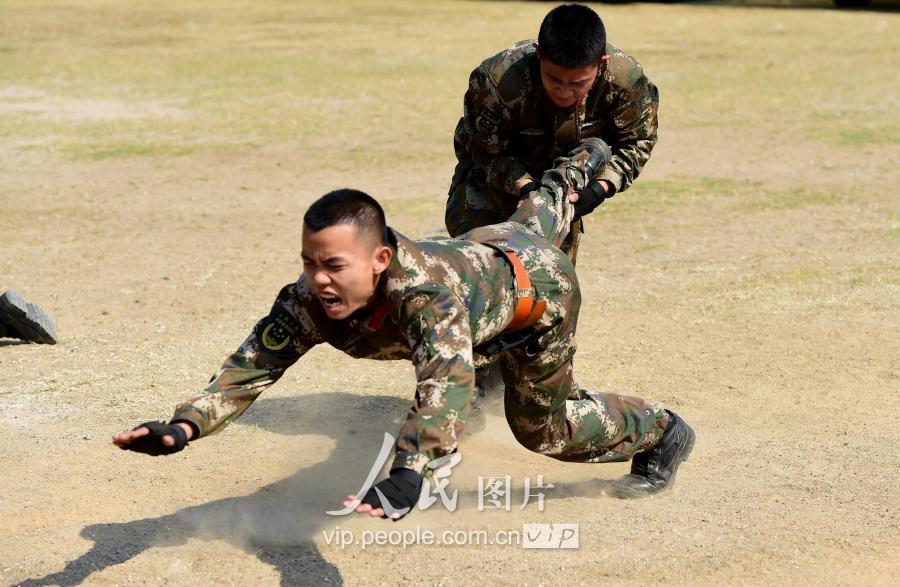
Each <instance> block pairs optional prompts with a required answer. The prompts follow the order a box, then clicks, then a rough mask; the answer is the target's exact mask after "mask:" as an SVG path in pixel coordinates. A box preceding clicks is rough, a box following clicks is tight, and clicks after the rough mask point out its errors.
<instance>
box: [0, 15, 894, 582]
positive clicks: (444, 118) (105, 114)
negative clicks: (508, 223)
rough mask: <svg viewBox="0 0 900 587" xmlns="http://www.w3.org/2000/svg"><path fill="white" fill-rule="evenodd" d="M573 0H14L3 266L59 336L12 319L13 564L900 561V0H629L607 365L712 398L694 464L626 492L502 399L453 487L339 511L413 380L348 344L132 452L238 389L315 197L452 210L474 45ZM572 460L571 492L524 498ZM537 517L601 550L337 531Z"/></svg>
mask: <svg viewBox="0 0 900 587" xmlns="http://www.w3.org/2000/svg"><path fill="white" fill-rule="evenodd" d="M549 6H550V5H549V4H547V3H539V2H525V3H519V2H462V1H460V2H455V1H448V2H438V1H433V2H406V1H400V0H389V1H372V2H366V1H362V0H360V1H353V2H351V1H335V2H331V3H324V2H321V3H320V2H301V1H293V2H291V1H287V0H280V1H278V0H264V1H250V0H245V1H233V2H213V1H211V0H207V1H194V0H191V1H187V2H168V1H166V2H129V3H122V2H115V1H112V0H82V1H73V0H52V1H50V0H4V1H3V2H2V3H0V288H3V287H10V288H13V289H16V290H17V291H19V292H21V293H22V294H24V295H25V296H26V297H27V298H28V299H29V300H31V301H34V302H37V303H39V304H41V305H42V306H43V307H44V308H45V309H47V310H48V311H49V312H50V313H51V315H52V316H53V317H54V319H55V321H56V325H57V329H58V330H59V332H60V335H61V340H60V343H59V344H58V345H56V346H37V345H27V344H17V343H15V342H13V341H10V340H3V341H0V448H2V450H0V471H2V475H0V521H2V523H0V584H20V583H22V584H27V585H43V584H63V585H70V584H77V583H81V582H84V583H87V584H101V585H103V584H132V583H133V584H176V585H181V584H183V585H188V584H204V583H206V584H210V583H228V584H270V585H271V584H278V583H281V584H322V583H328V584H341V583H347V584H350V585H359V584H385V585H392V584H397V583H400V584H417V585H425V584H428V585H431V584H443V585H464V584H473V583H477V584H484V583H486V584H501V585H539V584H562V583H567V584H583V585H597V584H610V585H633V584H638V583H650V584H659V583H673V584H684V585H722V584H724V585H733V584H739V585H743V584H754V585H772V584H776V585H796V584H810V585H816V584H826V585H898V584H900V563H898V561H900V509H898V504H900V456H898V454H900V453H898V450H897V449H898V446H900V431H898V422H900V200H898V195H900V194H898V185H900V117H898V115H897V113H898V111H900V77H898V75H897V65H898V62H897V56H898V55H900V34H898V33H900V12H896V11H892V10H889V9H875V10H867V11H838V10H832V9H831V8H830V5H829V4H828V3H827V2H826V1H825V0H822V1H821V2H803V3H797V4H792V3H787V2H780V3H769V4H766V3H754V4H752V5H751V4H741V3H734V2H732V3H720V2H709V3H688V4H643V3H636V4H601V5H595V8H596V9H597V10H598V12H600V14H601V16H603V18H604V20H605V21H606V24H607V29H608V31H609V37H610V40H611V42H612V43H613V44H614V45H616V46H617V47H619V48H621V49H623V50H624V51H626V52H628V53H630V54H632V55H634V56H635V57H637V58H638V59H639V60H640V61H641V62H642V63H643V65H644V67H645V70H646V72H647V73H648V75H649V76H650V78H651V79H653V80H654V81H655V82H656V83H657V84H658V86H659V88H660V94H661V108H660V125H661V126H660V141H659V144H658V146H657V148H656V150H655V151H654V155H653V157H652V159H651V161H650V162H649V164H648V166H647V168H646V171H645V173H644V175H643V176H642V177H641V178H640V179H639V181H638V182H637V183H636V184H635V185H634V187H633V188H632V189H631V190H629V191H627V192H625V193H622V194H619V195H617V196H616V197H615V198H614V199H612V200H610V201H609V202H607V203H605V204H604V205H603V206H602V207H601V208H600V209H598V211H597V212H596V213H595V214H593V215H592V216H591V217H590V218H589V220H588V222H587V229H586V230H587V233H586V235H585V238H584V240H583V245H582V249H581V253H580V255H579V267H578V269H579V276H580V280H581V284H582V288H583V291H584V300H585V301H584V305H583V307H582V313H581V316H582V321H581V324H580V328H579V335H580V340H579V352H578V355H577V357H576V362H575V365H576V372H577V375H578V378H579V381H580V383H581V384H582V385H584V386H586V387H590V388H594V389H603V390H622V391H627V392H630V393H635V394H638V395H641V396H645V397H651V398H654V399H657V400H659V401H661V402H663V403H665V404H666V405H668V406H671V407H673V408H674V409H676V410H677V411H678V412H679V413H680V414H681V415H683V416H684V417H685V418H686V419H687V420H688V421H689V422H690V423H691V424H692V425H693V426H694V427H695V429H696V430H697V434H698V442H697V447H696V449H695V451H694V453H693V455H692V457H691V460H690V462H688V463H687V464H686V465H684V467H682V469H681V471H680V473H679V478H678V483H677V485H676V486H675V488H674V489H673V490H672V491H671V492H668V493H666V494H665V495H662V496H659V497H654V498H651V499H646V500H639V501H620V500H616V499H612V498H610V497H607V496H606V495H605V494H604V491H603V490H604V485H605V484H606V483H607V482H608V481H609V480H611V479H614V478H616V477H618V476H619V475H621V474H623V473H624V472H625V471H627V468H628V465H627V464H612V465H576V464H567V463H560V462H556V461H552V460H550V459H547V458H544V457H540V456H537V455H534V454H531V453H529V452H528V451H526V450H525V449H524V448H521V447H519V446H518V445H517V444H516V443H515V441H514V440H513V438H512V436H511V434H510V433H509V432H508V429H507V426H506V423H505V421H504V420H503V418H502V416H500V415H494V416H492V417H491V418H490V419H489V422H488V430H487V431H486V432H484V433H482V434H480V435H476V436H474V437H472V438H469V439H466V440H465V442H464V444H463V448H462V454H463V461H462V464H461V465H459V467H457V468H456V469H455V470H454V476H453V480H452V484H453V486H454V487H456V488H458V490H459V507H458V509H457V510H456V511H455V512H448V511H445V510H444V509H443V508H441V507H440V504H438V506H435V507H433V508H431V509H429V510H427V511H422V512H414V513H413V514H412V515H410V516H408V517H407V518H406V519H404V520H403V521H401V522H399V523H396V524H389V523H387V522H384V521H381V520H368V519H362V518H359V519H357V518H353V517H351V518H348V517H344V518H334V517H330V516H326V515H325V513H324V512H325V510H328V509H335V508H336V507H337V506H338V505H339V502H340V498H341V497H342V496H343V495H346V494H347V493H350V492H354V491H356V490H357V489H358V487H359V485H360V483H361V482H362V480H363V478H364V476H365V473H366V472H367V471H368V468H369V467H370V465H371V463H372V461H373V460H374V457H375V454H376V452H377V447H378V446H379V443H380V440H381V437H382V435H383V433H384V432H392V433H393V432H395V431H396V429H397V423H398V422H399V421H400V418H401V417H402V415H403V413H404V411H405V409H406V407H407V406H408V404H409V402H410V400H411V396H412V391H413V384H414V377H413V373H412V369H411V367H410V366H409V365H407V364H404V363H399V362H397V363H395V362H382V363H378V362H371V361H355V360H352V359H349V358H348V357H345V356H343V355H340V354H339V353H337V352H336V351H333V350H331V349H325V348H317V349H315V350H314V351H313V352H311V353H310V354H309V355H307V356H306V357H304V359H303V360H302V361H301V362H300V363H299V364H298V365H296V366H295V367H294V368H293V369H292V370H291V371H289V372H288V374H287V375H285V377H284V378H283V379H282V380H281V381H280V382H279V383H278V384H277V385H276V386H275V387H274V388H273V389H271V390H270V391H268V392H266V393H265V394H264V395H263V396H262V398H261V399H260V400H259V401H258V402H257V403H256V404H255V405H254V406H253V407H252V408H251V409H250V410H249V411H248V412H247V413H246V414H245V415H244V416H243V417H242V418H241V419H240V420H238V422H236V423H235V424H234V425H232V426H231V427H230V428H229V429H228V430H226V431H225V432H224V433H222V434H221V435H219V436H217V437H212V438H209V439H204V440H202V441H200V442H197V443H194V444H192V445H191V447H190V448H189V449H188V450H186V451H184V452H182V453H180V454H178V455H174V456H171V457H168V458H157V459H152V458H149V457H145V456H143V455H138V454H133V453H125V452H122V451H119V450H118V449H116V448H115V447H114V446H112V444H110V442H109V437H110V435H111V434H112V433H114V432H116V431H119V430H122V429H125V428H127V427H131V426H133V425H135V424H137V423H139V422H142V421H145V420H148V419H152V418H165V417H168V416H169V415H170V413H171V410H172V407H173V406H174V405H175V404H176V403H177V402H178V401H180V400H182V399H184V398H186V397H188V396H191V395H193V394H196V393H197V392H198V391H199V390H200V389H202V388H203V386H204V385H205V382H206V381H207V379H208V378H209V376H210V375H211V374H212V373H213V372H214V371H215V370H216V369H217V368H218V366H219V365H220V363H221V361H222V360H223V358H224V357H225V356H227V355H228V354H229V353H230V352H231V351H232V350H233V349H234V348H235V347H236V345H237V344H238V343H239V342H240V341H241V340H242V339H243V337H244V336H245V335H246V333H247V332H248V331H249V329H250V328H251V326H252V325H253V324H254V323H255V321H256V320H257V319H258V318H259V317H260V316H261V315H263V314H264V313H265V312H267V311H268V308H269V305H270V303H271V301H272V299H274V296H275V294H276V293H277V291H278V289H279V288H280V287H281V286H282V285H283V284H285V283H288V282H290V281H292V280H294V279H296V277H297V275H298V274H299V273H300V271H301V265H300V262H299V240H300V219H301V216H302V213H303V211H304V210H305V208H306V206H307V205H308V204H309V203H310V202H311V201H312V200H313V199H315V198H316V197H317V196H319V195H321V194H323V193H325V192H326V191H329V190H331V189H334V188H336V187H344V186H352V187H358V188H361V189H364V190H366V191H368V192H370V193H372V194H373V195H375V196H376V197H377V198H379V199H380V200H381V201H383V202H384V203H385V206H386V209H387V212H388V219H389V222H390V223H391V224H392V225H393V226H394V227H396V228H398V229H399V230H401V231H402V232H404V233H405V234H407V235H409V236H414V237H419V236H427V235H433V234H439V233H441V231H442V229H443V204H444V200H445V194H446V191H447V188H448V185H449V180H450V176H451V172H452V165H453V163H454V158H453V152H452V142H451V139H452V130H453V127H454V125H455V123H456V120H457V119H458V117H459V116H460V114H461V111H462V94H463V92H464V90H465V87H466V81H467V77H468V73H469V71H471V69H472V68H473V67H475V66H476V65H477V64H478V63H479V62H480V60H481V59H483V58H485V57H487V56H488V55H491V54H493V53H494V52H496V51H499V50H500V49H502V48H505V47H507V46H509V45H511V44H512V43H514V42H516V41H518V40H520V39H523V38H528V37H533V36H534V35H536V31H537V27H538V25H539V23H540V20H541V18H542V17H543V15H544V14H545V13H546V11H547V10H548V9H549ZM876 8H878V6H877V5H876ZM539 474H540V475H543V476H544V480H545V482H548V483H552V484H553V485H554V489H552V490H548V491H547V502H546V507H545V509H544V511H543V512H541V511H538V508H537V507H536V505H535V504H533V503H532V504H529V505H528V506H527V507H526V508H524V509H519V503H516V501H518V502H521V500H522V496H523V488H522V483H523V479H524V478H526V477H529V478H531V479H532V480H534V479H536V477H537V475H539ZM504 475H510V476H511V477H512V482H513V489H514V492H513V493H514V495H513V502H514V503H513V506H512V508H511V511H505V510H502V509H500V510H485V511H478V510H477V507H476V499H475V494H476V492H475V490H476V488H477V479H478V477H479V476H504ZM524 523H578V524H579V529H580V548H579V549H577V550H530V549H522V548H519V547H517V546H503V545H497V544H493V545H473V544H469V545H458V544H455V545H454V544H442V545H436V544H435V545H427V544H414V545H410V546H408V547H406V548H403V547H402V546H399V545H381V546H378V545H372V546H369V547H368V548H365V549H363V548H362V547H361V545H346V546H344V547H342V546H341V545H338V544H335V543H334V542H333V541H331V543H329V540H328V539H327V536H329V535H330V534H327V533H329V532H331V531H333V530H335V528H339V529H340V530H342V531H350V532H353V533H354V534H355V535H356V536H360V535H362V534H363V533H364V532H367V531H368V532H371V531H377V530H387V531H398V530H399V531H412V532H415V531H420V532H421V531H425V530H430V531H433V532H434V533H436V534H438V535H440V534H441V533H442V532H444V531H446V530H448V529H449V530H451V531H454V532H464V533H465V532H469V531H486V532H490V533H491V535H492V536H493V535H494V533H496V532H498V531H507V530H521V529H522V525H523V524H524ZM323 532H325V533H323Z"/></svg>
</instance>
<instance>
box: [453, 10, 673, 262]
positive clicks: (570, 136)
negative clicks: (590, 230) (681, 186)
mask: <svg viewBox="0 0 900 587" xmlns="http://www.w3.org/2000/svg"><path fill="white" fill-rule="evenodd" d="M658 105H659V96H658V92H657V89H656V86H655V85H653V83H651V82H650V80H648V79H647V77H646V76H645V75H644V72H643V70H642V68H641V65H640V64H639V63H638V62H637V61H636V60H635V59H634V58H632V57H630V56H628V55H626V54H625V53H622V52H621V51H619V50H618V49H616V48H615V47H613V46H612V45H608V44H607V43H606V29H605V27H604V25H603V21H601V20H600V17H599V16H598V15H597V13H595V12H594V11H593V10H591V9H590V8H588V7H587V6H580V5H574V4H570V5H563V6H557V7H556V8H554V9H553V10H551V11H550V12H549V13H548V14H547V16H546V17H544V20H543V22H542V23H541V27H540V31H539V33H538V39H537V43H535V41H533V40H529V41H521V42H519V43H516V44H515V45H514V46H513V47H511V48H510V49H507V50H504V51H501V52H500V53H498V54H497V55H494V56H493V57H489V58H488V59H486V60H485V61H484V62H483V63H482V64H481V65H479V66H478V67H477V68H476V69H475V70H474V71H473V72H472V75H471V76H470V78H469V88H468V91H467V92H466V95H465V99H464V113H463V117H462V118H460V120H459V124H457V126H456V132H455V134H454V139H453V143H454V148H455V150H456V157H457V159H458V160H459V163H458V164H457V166H456V170H455V171H454V174H453V180H452V182H451V185H450V192H449V197H448V199H447V209H446V218H445V221H446V224H447V230H448V231H449V232H450V235H451V236H457V235H459V234H462V233H464V232H466V231H469V230H471V229H473V228H476V227H479V226H486V225H488V224H495V223H497V222H503V221H504V220H506V219H508V218H509V217H510V215H511V214H512V213H513V212H514V211H515V210H516V205H517V203H518V201H519V200H520V199H521V198H523V197H525V196H527V195H528V194H529V193H530V192H531V191H532V190H534V189H537V187H538V186H539V184H538V182H537V179H536V178H538V177H540V174H541V173H543V171H544V170H545V169H548V168H549V167H550V166H551V163H552V162H553V160H554V159H555V158H557V157H559V156H561V155H563V154H565V153H567V152H568V151H570V150H571V149H573V148H574V147H575V146H576V145H578V144H579V143H581V142H582V141H583V140H584V139H586V138H589V137H599V138H602V139H603V140H604V141H606V142H607V143H608V144H609V146H610V147H611V148H612V159H611V160H610V163H609V165H607V166H605V167H604V168H603V169H598V170H597V174H596V175H595V176H593V177H590V178H588V180H589V181H588V184H587V185H586V186H585V187H583V188H581V189H580V190H579V196H578V201H577V203H576V210H577V212H578V214H577V216H578V218H577V219H576V222H577V225H576V227H575V228H574V229H573V230H572V233H571V236H570V238H569V239H568V240H567V241H566V242H564V243H562V248H563V250H564V251H566V252H567V253H568V254H569V258H570V259H572V262H573V264H574V262H575V258H576V254H577V249H578V236H579V232H580V229H581V221H580V217H581V216H584V215H586V214H589V213H590V212H592V211H593V210H594V209H595V208H596V207H597V206H598V205H600V204H601V203H602V202H603V200H604V199H606V198H610V197H612V196H613V195H615V194H616V193H617V192H622V191H625V190H626V189H628V187H629V186H630V185H631V184H632V182H633V181H634V180H635V179H637V177H638V175H639V174H640V172H641V169H642V168H643V166H644V164H645V163H646V162H647V160H648V159H649V158H650V152H651V150H652V149H653V146H654V145H655V144H656V138H657V115H656V112H657V107H658Z"/></svg>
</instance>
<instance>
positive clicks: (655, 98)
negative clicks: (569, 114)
mask: <svg viewBox="0 0 900 587" xmlns="http://www.w3.org/2000/svg"><path fill="white" fill-rule="evenodd" d="M634 67H635V69H634V72H633V75H634V76H635V77H636V79H635V81H634V83H633V84H631V85H630V86H629V87H626V88H619V91H618V92H617V96H616V102H615V104H614V106H613V109H612V112H611V113H610V116H611V122H612V128H611V131H612V133H611V135H610V136H609V146H610V147H612V152H613V156H612V160H611V161H610V162H609V164H608V165H607V166H606V167H605V168H604V169H603V171H601V172H600V173H599V175H598V176H597V177H598V179H605V180H606V181H609V182H611V183H612V184H613V185H614V186H616V189H617V190H618V191H620V192H621V191H624V190H626V189H628V187H629V186H630V185H631V184H632V183H633V182H634V180H635V179H637V177H638V175H640V173H641V169H642V168H643V167H644V164H645V163H647V160H648V159H650V151H652V150H653V146H654V145H655V144H656V140H657V126H658V120H657V110H658V109H659V91H658V90H657V89H656V86H655V85H654V84H653V83H652V82H651V81H650V80H649V79H647V76H646V75H644V72H643V70H642V69H641V67H640V65H637V64H635V66H634Z"/></svg>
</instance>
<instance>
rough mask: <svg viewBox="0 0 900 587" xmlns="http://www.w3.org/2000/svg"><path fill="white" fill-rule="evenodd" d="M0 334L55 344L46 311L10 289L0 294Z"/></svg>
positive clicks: (54, 331)
mask: <svg viewBox="0 0 900 587" xmlns="http://www.w3.org/2000/svg"><path fill="white" fill-rule="evenodd" d="M0 336H8V337H11V338H19V339H22V340H27V341H29V342H37V343H40V344H56V330H55V329H54V328H53V323H52V322H51V321H50V317H49V316H47V313H46V312H44V310H42V309H41V308H39V307H38V306H35V305H34V304H29V303H28V302H26V301H25V300H23V299H22V296H20V295H19V294H17V293H16V292H14V291H12V290H10V289H8V290H6V291H5V292H3V294H2V295H0Z"/></svg>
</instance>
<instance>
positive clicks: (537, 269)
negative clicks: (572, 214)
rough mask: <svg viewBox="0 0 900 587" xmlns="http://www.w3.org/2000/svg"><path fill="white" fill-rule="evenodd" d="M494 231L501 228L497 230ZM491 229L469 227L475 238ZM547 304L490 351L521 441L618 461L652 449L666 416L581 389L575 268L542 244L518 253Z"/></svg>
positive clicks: (569, 455) (568, 456)
mask: <svg viewBox="0 0 900 587" xmlns="http://www.w3.org/2000/svg"><path fill="white" fill-rule="evenodd" d="M496 228H500V227H496ZM490 230H493V229H492V228H491V227H489V228H483V229H478V230H475V231H473V233H471V236H472V237H473V238H475V240H481V239H480V238H479V237H481V236H483V234H484V233H486V232H488V231H490ZM519 253H520V256H521V257H522V260H523V263H524V264H525V266H526V268H527V269H528V273H529V275H530V277H531V280H532V286H533V287H534V290H535V292H537V296H538V298H539V299H543V300H545V301H546V302H547V309H546V311H545V312H544V315H543V316H541V319H540V320H539V321H538V323H537V324H536V325H535V326H533V327H532V328H533V329H534V331H533V332H534V334H533V336H531V337H529V339H528V341H527V342H525V343H523V344H520V345H518V346H514V347H513V348H511V349H508V350H506V351H503V352H502V353H499V356H498V355H493V356H492V357H490V359H495V360H496V362H497V363H498V364H499V366H500V369H501V371H502V374H503V383H504V386H505V388H506V391H505V394H504V404H505V409H506V419H507V422H508V423H509V426H510V428H511V429H512V432H513V435H514V436H515V437H516V439H517V440H518V441H519V443H520V444H522V445H523V446H525V447H526V448H528V449H529V450H531V451H534V452H537V453H540V454H543V455H547V456H549V457H553V458H555V459H559V460H563V461H575V462H584V463H602V462H613V461H625V460H628V459H629V458H631V456H632V455H634V454H635V453H636V452H639V451H642V450H645V449H648V448H650V447H652V446H654V445H655V444H656V443H657V442H658V441H659V439H660V438H661V437H662V433H663V432H664V431H665V429H666V425H667V424H668V422H669V415H668V412H666V411H665V410H664V409H662V408H661V407H659V406H655V405H651V404H650V403H648V402H646V401H644V400H643V399H641V398H638V397H632V396H623V395H619V394H614V393H602V392H591V391H588V390H586V389H582V388H580V387H579V386H578V385H577V384H576V383H575V379H574V376H573V373H572V360H573V357H574V355H575V348H576V347H575V328H576V325H577V323H578V312H579V310H580V306H581V293H580V289H579V286H578V280H577V277H576V275H575V267H574V266H573V265H572V264H571V262H569V260H568V258H566V256H565V255H564V254H563V253H562V251H560V249H557V248H556V247H553V246H550V245H549V244H548V243H544V244H543V246H540V245H537V244H536V245H535V246H534V247H529V248H527V249H521V250H520V251H519Z"/></svg>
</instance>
